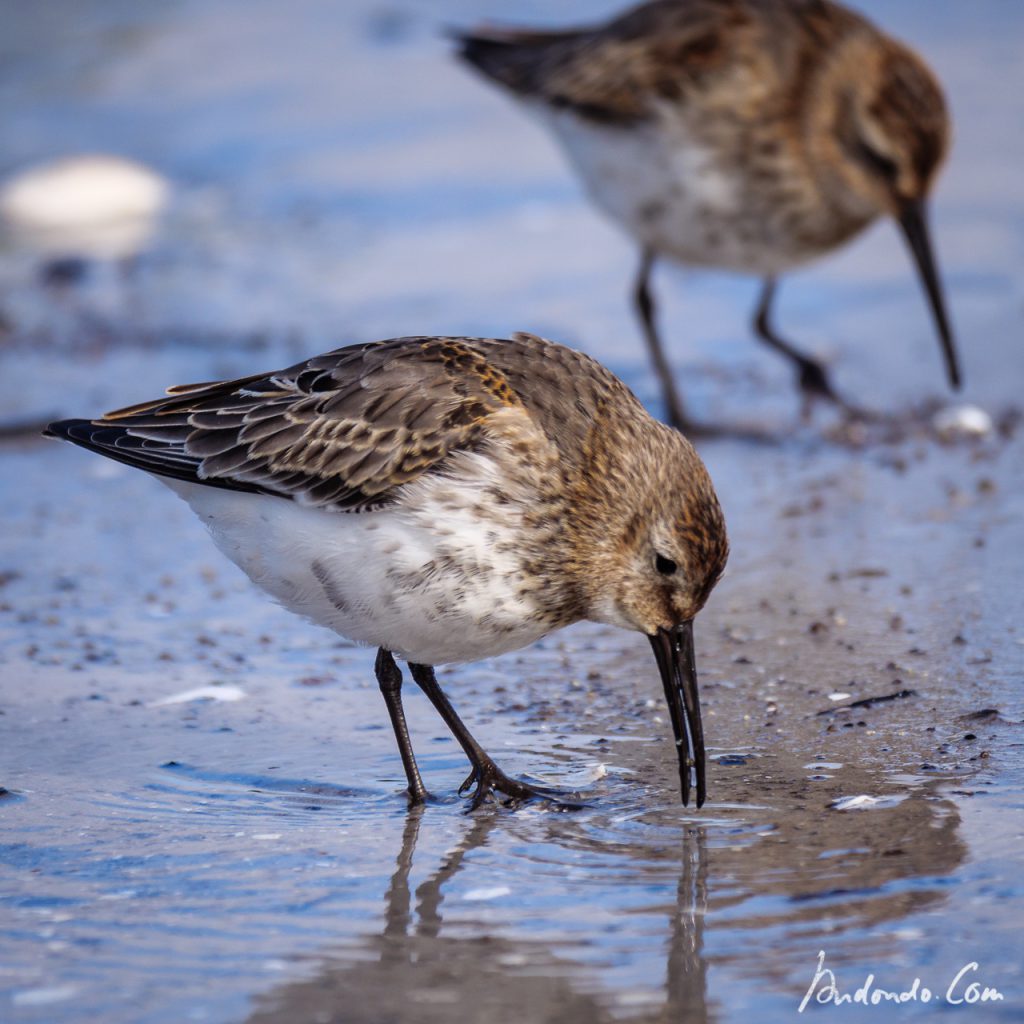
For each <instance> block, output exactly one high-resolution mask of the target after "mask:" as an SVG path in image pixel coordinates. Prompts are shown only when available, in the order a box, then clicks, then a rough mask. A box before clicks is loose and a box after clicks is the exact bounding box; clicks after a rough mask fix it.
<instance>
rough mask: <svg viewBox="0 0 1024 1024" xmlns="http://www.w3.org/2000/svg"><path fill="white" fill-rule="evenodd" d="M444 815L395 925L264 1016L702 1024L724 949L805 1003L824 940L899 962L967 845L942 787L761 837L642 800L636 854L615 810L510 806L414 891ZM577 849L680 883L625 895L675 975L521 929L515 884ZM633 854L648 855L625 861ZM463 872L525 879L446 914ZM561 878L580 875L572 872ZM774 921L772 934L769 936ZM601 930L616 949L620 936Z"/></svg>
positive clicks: (638, 885) (414, 829) (409, 873)
mask: <svg viewBox="0 0 1024 1024" xmlns="http://www.w3.org/2000/svg"><path fill="white" fill-rule="evenodd" d="M433 814H434V812H433V811H432V809H430V808H427V809H422V808H421V809H414V810H412V811H410V812H409V815H408V817H407V819H406V822H405V827H404V830H403V833H402V842H401V846H400V849H399V850H398V853H397V856H396V866H395V871H394V873H393V874H392V876H391V880H390V884H389V885H388V888H387V891H386V893H385V894H384V914H383V927H382V929H381V931H380V933H379V934H376V935H373V936H367V937H365V938H364V939H363V940H362V941H360V942H359V943H357V944H356V945H354V946H353V947H351V948H349V949H347V950H346V951H345V952H344V953H341V954H338V955H337V956H336V957H333V958H329V959H327V960H326V961H325V962H324V964H323V966H322V967H321V968H320V973H319V974H317V976H316V977H314V978H312V979H310V980H307V981H302V982H297V983H291V984H288V985H284V986H282V987H280V988H277V989H275V990H273V991H272V992H270V993H268V994H267V995H266V996H264V997H262V998H261V999H260V1000H259V1001H258V1005H259V1008H258V1009H257V1010H256V1012H255V1013H254V1014H253V1015H252V1016H251V1017H250V1019H249V1024H271V1022H281V1024H283V1022H285V1021H293V1020H300V1019H301V1020H316V1021H318V1022H323V1024H328V1022H333V1021H337V1022H341V1021H345V1022H356V1021H363V1020H365V1021H380V1020H384V1019H392V1018H394V1019H401V1020H403V1021H406V1020H408V1021H426V1022H433V1021H451V1020H452V1019H458V1018H459V1016H460V1015H461V1016H466V1015H468V1016H469V1018H470V1019H486V1020H488V1021H492V1022H499V1024H500V1022H503V1021H506V1020H507V1021H510V1022H512V1021H522V1020H531V1021H533V1020H559V1021H580V1022H583V1021H604V1020H610V1019H612V1018H613V1017H621V1016H623V1015H626V1016H628V1017H630V1018H631V1019H636V1020H643V1021H651V1022H652V1024H653V1022H670V1021H672V1022H675V1021H680V1020H685V1021H687V1022H696V1024H699V1022H704V1021H708V1020H715V1019H716V1007H715V1003H716V1000H715V999H713V998H711V999H709V996H708V973H709V970H714V969H715V968H716V967H718V966H722V965H726V964H729V965H732V967H731V969H732V970H733V971H737V972H739V976H740V977H744V978H748V979H749V980H750V981H752V982H753V983H755V984H756V985H757V987H758V988H759V989H761V990H764V991H770V992H772V993H774V994H775V995H776V996H778V997H781V998H787V997H793V998H794V999H795V1000H796V1001H798V999H799V996H800V995H801V993H802V990H801V988H800V985H801V981H802V980H803V975H804V973H807V972H808V971H812V969H813V964H814V962H815V957H816V956H817V952H818V950H819V949H820V948H826V949H828V950H829V952H830V956H831V957H833V958H835V959H837V960H838V959H840V958H849V957H851V956H858V955H865V954H869V955H871V956H874V957H877V958H878V960H879V962H885V961H887V960H888V959H891V958H892V957H893V956H894V955H895V954H896V950H895V949H894V948H893V947H894V945H895V943H896V942H897V940H896V939H895V938H894V937H893V931H894V929H893V927H891V926H892V925H894V924H896V923H897V922H899V921H900V919H901V918H903V917H905V916H906V915H908V914H910V913H912V912H914V911H918V910H921V909H923V908H926V907H931V906H935V905H936V904H938V903H940V902H941V901H942V900H943V898H944V892H943V887H942V886H941V884H939V882H938V881H937V880H938V879H941V878H942V877H943V876H946V875H948V874H949V873H951V872H952V871H953V870H954V869H955V868H956V867H957V866H958V864H959V863H960V862H961V861H962V859H963V857H964V855H965V847H964V844H963V842H962V841H961V840H960V838H959V836H958V835H957V828H958V825H959V817H958V815H957V812H956V809H955V806H954V805H953V804H952V803H951V802H950V801H948V800H944V799H942V798H940V797H937V796H935V795H934V794H933V793H932V792H930V790H929V789H928V788H922V789H919V790H916V791H912V792H910V793H908V794H907V795H906V799H904V800H903V801H902V802H901V803H900V804H899V805H898V806H897V807H893V808H890V809H886V810H881V811H874V812H867V813H859V812H822V811H820V810H811V809H809V808H808V809H807V810H806V811H805V812H804V813H803V814H800V815H796V816H794V815H788V814H778V815H775V814H773V815H771V817H775V818H777V822H776V823H775V824H774V825H768V826H767V827H765V825H764V824H763V821H762V824H761V826H759V829H758V832H759V834H756V835H755V834H753V833H752V832H751V831H750V829H749V828H748V827H747V826H745V825H744V824H743V823H740V822H735V823H734V824H733V826H732V827H726V826H725V825H722V824H719V825H710V826H704V825H693V824H687V823H681V822H679V820H678V815H676V816H675V821H674V822H670V820H669V818H670V815H669V814H667V813H666V814H662V813H655V814H653V815H644V814H641V815H640V818H641V819H643V820H646V821H647V824H648V825H649V833H650V835H649V840H650V843H649V845H648V846H647V847H646V849H643V850H641V851H640V855H639V856H638V855H637V854H638V851H637V848H636V846H635V845H629V846H626V845H620V844H616V843H615V842H613V841H611V839H612V837H610V836H609V834H608V827H609V826H608V823H607V821H605V820H603V819H600V818H596V816H595V820H590V818H589V816H588V815H587V814H582V815H555V814H547V815H541V816H534V817H532V818H529V819H526V818H517V817H516V816H515V815H509V814H507V813H504V812H502V811H497V810H495V811H492V812H486V813H479V814H477V815H476V816H475V817H473V818H471V819H468V820H467V822H466V825H465V828H464V831H463V834H462V837H461V839H460V840H459V842H458V843H457V845H456V846H455V848H454V849H453V850H451V851H450V852H448V853H447V854H445V855H444V856H443V857H442V858H441V859H440V862H439V863H438V864H437V866H436V868H435V869H434V870H433V871H432V872H431V873H430V874H429V875H428V876H427V878H426V879H425V880H424V881H422V882H421V883H420V884H419V885H416V886H415V888H413V885H412V882H411V878H412V877H413V875H414V872H415V867H416V863H415V861H416V844H417V840H418V838H419V835H420V831H421V828H431V827H433V826H435V825H436V816H435V817H433V820H432V815H433ZM631 817H633V816H631ZM633 820H634V822H635V820H636V818H635V817H634V818H633ZM595 831H596V832H597V833H598V836H595V834H594V833H595ZM670 837H671V838H670ZM595 838H597V839H598V842H596V843H595ZM633 839H634V840H635V839H636V835H635V834H634V835H633ZM485 847H491V848H493V849H495V850H496V851H497V850H500V851H501V852H502V853H503V854H505V855H506V856H503V857H502V863H503V868H502V870H501V872H500V873H494V874H491V873H490V872H489V871H488V870H487V869H486V867H485V868H484V869H483V870H481V868H480V863H481V861H478V859H477V858H476V857H474V854H475V853H476V852H477V851H481V850H483V849H484V848H485ZM556 849H557V850H560V851H561V854H558V853H557V852H556V853H553V850H556ZM616 850H618V851H619V852H616ZM510 851H511V852H513V853H514V854H515V856H513V857H512V858H511V859H509V858H508V857H507V855H508V854H509V852H510ZM573 851H576V852H577V853H582V852H583V851H588V857H589V858H590V859H591V860H596V859H600V861H601V863H600V864H596V863H590V864H589V865H588V874H589V875H591V876H593V875H597V876H598V877H600V876H601V875H604V876H605V880H606V881H610V880H611V879H612V877H614V876H615V875H619V879H620V880H619V885H620V887H621V889H622V890H627V889H632V890H633V896H634V897H635V896H636V895H637V893H642V892H644V891H664V892H665V893H666V895H667V894H668V893H669V892H672V894H673V897H674V899H673V902H671V903H666V904H664V905H662V904H659V905H657V906H654V907H643V906H642V904H635V905H634V908H633V911H632V912H630V910H629V909H628V908H627V905H626V904H628V903H629V897H627V898H626V899H625V902H623V903H622V904H621V905H620V907H619V916H618V921H619V927H621V928H622V930H623V931H624V932H633V933H634V935H633V937H634V938H635V931H636V928H635V924H636V922H637V921H639V920H641V919H642V918H651V917H653V919H654V920H655V921H656V922H659V924H658V930H659V931H661V932H662V934H664V935H666V936H667V942H666V944H665V950H666V953H665V958H666V968H665V974H664V984H663V986H662V987H661V989H660V990H658V989H654V990H650V989H643V988H637V989H636V990H633V991H631V990H629V989H625V990H623V989H620V990H618V991H608V989H607V987H606V986H605V985H603V984H602V978H601V973H602V972H601V970H600V968H598V969H594V968H593V967H591V968H589V969H588V968H586V967H584V966H583V965H582V964H581V963H580V962H579V960H577V959H576V957H574V955H573V954H574V949H575V948H576V947H577V944H578V943H580V942H582V943H583V944H584V945H586V944H587V942H588V939H587V937H586V936H581V935H580V934H579V928H578V926H577V925H574V924H571V923H570V922H569V921H566V923H565V932H564V935H563V937H562V940H561V941H559V940H557V939H556V940H554V941H550V942H540V941H535V940H532V939H528V940H523V939H518V938H515V937H514V936H515V935H516V933H520V934H522V933H523V932H524V931H526V930H528V926H527V925H526V924H525V923H524V921H523V918H524V917H525V918H527V919H528V918H529V908H528V907H525V906H519V905H517V903H516V893H517V891H518V890H519V889H520V888H521V887H522V886H524V885H525V884H527V883H528V881H529V880H531V879H534V878H536V876H537V873H538V872H537V869H538V868H539V869H540V873H543V872H545V871H547V870H548V869H549V868H550V866H551V864H552V862H553V858H557V857H559V856H564V854H565V853H570V854H571V853H572V852H573ZM620 860H624V861H626V862H627V863H628V864H633V865H635V868H634V869H633V870H632V871H628V870H627V871H626V872H624V873H623V872H621V868H622V865H621V864H619V863H617V861H620ZM571 861H572V858H569V859H568V863H571ZM482 863H486V861H482ZM462 872H468V873H469V874H470V875H471V876H472V878H473V884H474V886H475V892H476V894H477V896H478V898H480V899H481V900H483V901H486V900H488V899H489V892H488V888H487V887H490V892H493V893H494V894H495V895H497V896H501V895H507V894H508V892H509V890H511V896H510V899H509V900H508V901H504V900H502V901H499V900H496V901H495V906H496V907H500V908H501V911H500V913H498V912H496V911H492V912H485V913H479V914H477V915H475V916H473V917H467V916H466V912H465V902H464V901H465V899H466V894H465V893H463V896H462V900H463V902H462V905H461V906H460V907H458V908H453V910H452V913H451V915H450V919H446V915H445V912H444V909H443V907H444V902H445V898H446V894H448V893H449V892H450V891H451V890H452V889H453V888H454V886H453V883H454V882H455V880H456V877H457V876H458V875H459V874H460V873H462ZM563 884H564V885H565V886H570V885H572V884H573V882H572V881H571V873H570V872H569V871H568V870H567V873H566V878H565V881H564V883H563ZM592 885H593V878H590V879H589V880H587V879H584V881H583V882H582V883H581V886H580V888H581V891H580V892H579V893H578V894H577V896H578V898H579V899H580V900H581V904H584V905H585V904H586V902H587V892H586V890H587V889H588V888H589V887H591V886H592ZM600 891H601V892H604V889H601V890H600ZM579 916H580V918H585V916H586V912H585V911H584V910H582V909H581V911H580V915H579ZM883 926H889V927H883ZM847 933H852V934H851V936H850V938H847V937H846V936H847ZM765 935H774V936H775V939H774V940H773V942H772V943H771V945H770V947H766V946H765V944H764V941H763V938H762V937H763V936H765ZM751 938H753V942H751ZM593 941H594V942H600V944H601V945H602V946H603V947H604V951H605V955H606V956H608V957H610V958H612V959H614V958H615V957H616V953H617V951H616V948H615V947H616V942H615V938H614V936H611V937H609V936H608V935H602V936H600V937H599V938H598V937H597V936H595V937H594V939H593ZM794 1005H795V1004H794Z"/></svg>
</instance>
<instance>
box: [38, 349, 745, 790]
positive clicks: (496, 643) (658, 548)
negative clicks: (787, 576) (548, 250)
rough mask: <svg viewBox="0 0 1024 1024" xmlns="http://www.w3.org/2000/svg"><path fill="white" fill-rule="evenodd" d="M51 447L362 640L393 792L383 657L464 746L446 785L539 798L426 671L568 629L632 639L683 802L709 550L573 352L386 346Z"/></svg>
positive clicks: (704, 506) (674, 465)
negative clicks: (622, 631)
mask: <svg viewBox="0 0 1024 1024" xmlns="http://www.w3.org/2000/svg"><path fill="white" fill-rule="evenodd" d="M168 394H169V397H167V398H162V399H158V400H156V401H153V402H147V403H144V404H142V405H137V406H133V407H131V408H128V409H122V410H119V411H117V412H112V413H108V414H107V415H106V416H103V417H101V418H99V419H96V420H65V421H62V422H59V423H54V424H51V425H50V427H49V428H48V433H49V434H50V435H51V436H55V437H60V438H65V439H66V440H69V441H72V442H74V443H75V444H79V445H81V446H82V447H85V448H89V449H91V450H92V451H96V452H99V453H100V454H102V455H105V456H107V457H108V458H111V459H115V460H118V461H120V462H123V463H127V464H128V465H130V466H135V467H137V468H140V469H144V470H147V471H148V472H150V473H153V474H155V475H156V476H158V477H159V478H160V479H162V480H163V481H164V482H165V483H167V484H168V485H169V486H170V487H171V488H172V489H173V490H175V491H176V492H177V493H178V494H179V495H180V496H181V497H183V498H184V499H185V500H186V501H187V502H188V503H189V505H190V506H191V507H192V509H193V510H194V511H195V512H196V513H197V514H198V515H199V517H200V518H201V519H202V520H203V521H204V522H205V523H206V525H207V526H208V527H209V529H210V532H211V534H212V535H213V539H214V541H215V542H216V544H217V546H218V547H219V548H220V549H221V551H223V552H224V554H226V555H227V556H228V557H229V558H230V559H231V560H232V561H234V562H235V563H236V564H237V565H238V566H239V567H240V568H241V569H242V570H243V571H244V572H245V573H247V574H248V576H249V577H250V578H251V579H252V580H253V581H254V582H256V583H257V584H259V586H261V587H262V588H264V589H265V590H267V591H268V592H269V593H270V594H271V595H272V596H273V597H275V598H276V599H277V600H278V601H280V602H281V604H283V605H284V606H285V607H287V608H289V609H290V610H292V611H294V612H297V613H298V614H300V615H303V616H305V617H306V618H308V619H311V620H313V621H314V622H317V623H319V624H321V625H324V626H327V627H328V628H330V629H333V630H335V631H336V632H338V633H340V634H341V635H342V636H345V637H348V638H349V639H352V640H355V641H357V642H360V643H363V644H369V645H373V646H376V647H378V648H379V652H378V656H377V662H376V674H377V680H378V682H379V684H380V688H381V691H382V693H383V695H384V699H385V701H386V702H387V707H388V711H389V713H390V716H391V721H392V725H393V727H394V730H395V736H396V738H397V740H398V745H399V749H400V751H401V754H402V760H403V763H404V766H405V770H406V775H407V777H408V782H409V796H410V799H411V800H412V801H413V802H422V801H423V800H424V799H425V798H426V797H427V790H426V787H425V786H424V784H423V781H422V779H421V777H420V773H419V770H418V768H417V766H416V761H415V759H414V757H413V751H412V745H411V742H410V740H409V733H408V730H407V727H406V722H405V715H404V711H403V708H402V701H401V685H402V674H401V672H400V670H399V668H398V666H397V664H396V663H395V660H394V655H395V654H397V655H399V656H400V657H402V658H404V659H405V660H406V661H408V662H409V667H410V670H411V672H412V676H413V678H414V679H415V680H416V682H417V683H418V684H419V686H420V687H421V689H422V690H423V691H424V692H425V693H426V695H427V696H428V697H429V699H430V700H431V702H432V703H433V705H434V707H435V708H437V710H438V712H439V713H440V714H441V716H442V718H443V719H444V721H445V723H446V724H447V725H448V726H449V728H450V729H451V730H452V732H453V734H454V735H455V737H456V739H457V740H458V741H459V743H460V744H461V746H462V748H463V749H464V750H465V752H466V755H467V756H468V757H469V760H470V762H471V763H472V771H471V773H470V775H469V777H468V778H467V779H466V782H465V783H464V784H463V786H462V787H461V789H460V792H464V791H466V790H467V789H469V788H470V787H475V788H474V790H473V800H472V806H473V807H476V806H478V805H479V804H480V803H481V802H482V801H483V800H484V799H485V798H486V797H487V796H488V794H489V793H491V791H492V790H497V791H499V792H501V793H503V794H504V795H505V796H506V797H508V798H510V799H512V800H519V799H525V798H528V797H531V796H534V795H544V794H543V793H542V792H541V791H539V790H537V789H535V788H534V787H532V786H529V785H526V784H525V783H523V782H520V781H517V780H515V779H511V778H509V777H508V776H506V775H505V774H504V773H503V772H501V771H500V769H498V767H497V766H496V765H495V764H494V762H493V761H492V760H491V758H490V757H489V756H488V755H487V753H486V752H485V751H484V750H483V749H482V748H481V747H480V745H479V744H478V743H477V742H476V740H475V739H474V738H473V737H472V736H471V735H470V733H469V731H468V730H467V729H466V727H465V726H464V725H463V723H462V721H461V720H460V719H459V717H458V715H457V714H456V713H455V711H454V709H453V708H452V706H451V704H450V703H449V702H448V700H447V698H446V696H445V695H444V693H443V692H442V691H441V689H440V687H439V686H438V684H437V681H436V679H435V677H434V671H433V667H432V666H434V665H436V664H439V663H449V662H465V661H473V660H476V659H478V658H483V657H488V656H491V655H495V654H500V653H502V652H505V651H511V650H515V649H517V648H520V647H523V646H525V645H527V644H529V643H532V642H533V641H535V640H537V639H539V638H540V637H542V636H544V635H545V634H547V633H549V632H551V631H552V630H555V629H558V628H560V627H562V626H567V625H569V624H571V623H573V622H577V621H580V620H583V619H590V620H594V621H598V622H605V623H610V624H613V625H617V626H622V627H625V628H627V629H633V630H639V631H640V632H643V633H644V634H646V635H647V636H648V638H649V639H650V642H651V645H652V647H653V649H654V653H655V657H656V659H657V663H658V668H659V670H660V673H661V678H662V682H663V684H664V689H665V695H666V699H667V701H668V705H669V710H670V714H671V719H672V725H673V730H674V733H675V740H676V745H677V750H678V756H679V773H680V780H681V786H682V798H683V803H684V804H685V803H688V801H689V796H690V788H691V784H692V783H693V782H694V781H695V784H696V797H697V805H698V806H700V805H701V804H703V802H704V799H705V791H706V787H705V774H704V741H703V735H702V728H701V716H700V705H699V702H698V695H697V677H696V670H695V667H694V652H693V619H694V616H695V615H696V614H697V612H699V611H700V609H701V608H702V607H703V605H704V603H705V601H706V600H707V598H708V595H709V594H710V592H711V590H712V588H713V587H714V585H715V583H716V582H717V581H718V578H719V577H720V575H721V573H722V571H723V568H724V566H725V561H726V557H727V551H728V548H727V542H726V535H725V526H724V522H723V519H722V513H721V509H720V507H719V504H718V500H717V498H716V496H715V492H714V489H713V488H712V485H711V481H710V479H709V477H708V474H707V471H706V470H705V468H704V465H703V463H702V462H701V460H700V458H699V457H698V456H697V454H696V452H695V451H694V449H693V447H692V446H691V445H690V443H689V442H688V441H686V440H685V438H683V437H682V436H681V435H680V434H679V433H677V432H676V431H674V430H671V429H669V428H668V427H666V426H664V425H663V424H661V423H659V422H657V421H656V420H654V419H652V418H651V417H650V416H649V415H648V414H647V413H646V411H645V410H644V409H643V407H642V406H641V405H640V403H639V402H638V401H637V400H636V398H635V397H634V396H633V394H632V393H631V392H630V391H629V389H628V388H627V387H626V386H625V385H624V384H623V383H622V382H621V381H620V380H619V379H618V378H617V377H615V376H614V375H613V374H611V373H610V372H609V371H608V370H606V369H605V368H604V367H603V366H601V365H600V364H599V363H597V362H595V361H594V360H593V359H591V358H589V357H588V356H585V355H583V354H581V353H579V352H575V351H573V350H571V349H568V348H564V347H563V346H560V345H555V344H553V343H551V342H547V341H544V340H543V339H541V338H537V337H534V336H532V335H527V334H517V335H515V336H514V337H513V338H512V340H508V341H500V340H495V339H479V338H433V337H418V338H399V339H395V340H392V341H384V342H377V343H372V344H366V345H356V346H352V347H349V348H342V349H338V350H336V351H334V352H329V353H327V354H326V355H322V356H318V357H316V358H313V359H310V360H307V361H305V362H302V363H299V364H297V365H295V366H292V367H290V368H288V369H286V370H282V371H279V372H276V373H270V374H266V375H255V376H252V377H246V378H243V379H240V380H231V381H225V382H216V383H206V384H195V385H185V386H181V387H175V388H171V389H170V391H169V393H168Z"/></svg>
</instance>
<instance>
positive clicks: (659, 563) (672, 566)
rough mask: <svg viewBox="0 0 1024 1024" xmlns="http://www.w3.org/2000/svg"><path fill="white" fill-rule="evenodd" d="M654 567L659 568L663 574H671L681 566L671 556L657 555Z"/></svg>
mask: <svg viewBox="0 0 1024 1024" xmlns="http://www.w3.org/2000/svg"><path fill="white" fill-rule="evenodd" d="M654 568H655V569H657V570H658V572H660V573H661V574H662V576H671V575H672V573H674V572H675V571H676V569H678V568H679V566H678V565H676V563H675V562H673V561H672V559H671V558H666V557H665V556H664V555H655V556H654Z"/></svg>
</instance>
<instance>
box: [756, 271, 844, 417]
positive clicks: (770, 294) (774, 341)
mask: <svg viewBox="0 0 1024 1024" xmlns="http://www.w3.org/2000/svg"><path fill="white" fill-rule="evenodd" d="M776 285H777V282H776V280H775V278H774V277H766V278H765V280H764V287H763V288H762V290H761V298H760V300H759V301H758V303H757V310H756V311H755V313H754V332H755V333H756V334H757V336H758V337H759V338H760V339H761V340H762V341H763V342H764V343H765V344H766V345H769V346H770V347H771V348H773V349H775V351H776V352H779V353H781V354H782V355H784V356H785V357H786V358H787V359H788V360H789V361H790V362H792V363H793V364H794V365H795V366H796V371H797V380H798V382H799V385H800V390H801V391H802V392H803V393H804V395H805V396H807V397H808V398H826V399H828V400H829V401H830V402H835V403H836V405H839V406H842V407H843V408H847V406H846V403H845V402H844V401H843V400H842V399H841V398H840V397H839V396H838V395H837V394H836V392H835V389H834V388H833V387H832V384H831V383H830V381H829V379H828V374H827V373H826V371H825V367H824V366H822V365H821V363H819V362H817V361H816V360H814V359H812V358H811V357H810V356H805V355H804V354H803V353H802V352H799V351H797V350H796V349H795V348H793V346H792V345H790V344H789V342H788V341H785V340H784V339H782V338H780V337H779V335H778V334H776V333H775V328H774V327H773V326H772V322H771V312H772V302H773V301H774V300H775V292H776Z"/></svg>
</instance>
